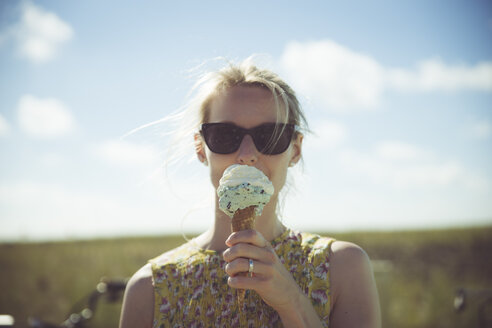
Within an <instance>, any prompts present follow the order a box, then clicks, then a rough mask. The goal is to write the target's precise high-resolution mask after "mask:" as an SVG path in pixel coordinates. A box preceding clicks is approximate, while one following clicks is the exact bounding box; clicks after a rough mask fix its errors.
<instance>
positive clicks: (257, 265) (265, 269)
mask: <svg viewBox="0 0 492 328" xmlns="http://www.w3.org/2000/svg"><path fill="white" fill-rule="evenodd" d="M271 271H272V266H271V265H267V264H264V263H261V262H260V261H255V260H253V270H252V271H251V273H253V274H254V275H260V276H261V275H267V274H270V273H271ZM225 272H226V273H227V274H228V275H229V276H231V277H233V276H236V275H237V274H238V273H241V272H242V273H248V272H250V271H249V259H244V258H239V259H236V260H234V261H232V262H231V263H228V264H227V265H226V266H225Z"/></svg>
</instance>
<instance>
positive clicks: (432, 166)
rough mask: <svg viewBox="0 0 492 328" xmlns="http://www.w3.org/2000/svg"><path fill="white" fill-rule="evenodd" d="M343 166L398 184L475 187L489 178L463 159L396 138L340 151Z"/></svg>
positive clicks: (394, 185)
mask: <svg viewBox="0 0 492 328" xmlns="http://www.w3.org/2000/svg"><path fill="white" fill-rule="evenodd" d="M339 160H340V163H341V165H342V167H343V168H344V169H346V170H349V171H350V172H352V173H355V174H359V175H361V176H363V177H366V178H368V179H369V180H370V181H372V182H374V183H377V184H385V185H389V186H392V187H398V188H411V187H432V186H449V185H452V184H458V185H462V186H465V187H467V188H472V189H476V188H478V189H481V188H486V187H487V182H486V181H485V180H484V179H481V178H480V177H477V176H475V175H474V174H472V173H470V172H468V171H467V170H466V169H465V168H463V167H462V166H461V165H460V164H459V163H457V162H454V161H444V160H439V159H437V158H436V157H435V156H434V155H433V154H432V153H431V152H429V151H426V150H424V149H420V148H419V147H417V146H414V145H410V144H405V143H400V142H396V141H384V142H381V143H379V144H378V145H376V146H375V147H374V149H373V150H371V151H368V152H360V151H355V150H346V151H343V152H341V153H340V155H339Z"/></svg>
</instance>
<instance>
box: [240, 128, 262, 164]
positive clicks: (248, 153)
mask: <svg viewBox="0 0 492 328" xmlns="http://www.w3.org/2000/svg"><path fill="white" fill-rule="evenodd" d="M237 161H238V163H239V164H243V165H254V164H255V163H256V162H257V161H258V150H257V149H256V146H255V143H254V142H253V138H251V136H250V135H248V134H247V135H245V136H244V138H243V140H242V141H241V145H240V146H239V149H238V153H237Z"/></svg>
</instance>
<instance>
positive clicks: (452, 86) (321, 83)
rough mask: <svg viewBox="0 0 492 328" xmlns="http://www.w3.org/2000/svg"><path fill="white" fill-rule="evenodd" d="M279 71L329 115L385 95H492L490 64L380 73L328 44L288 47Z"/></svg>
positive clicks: (434, 64)
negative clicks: (472, 92)
mask: <svg viewBox="0 0 492 328" xmlns="http://www.w3.org/2000/svg"><path fill="white" fill-rule="evenodd" d="M280 65H281V67H282V69H283V70H284V71H285V75H286V76H287V78H288V79H289V80H290V81H291V84H292V85H293V87H294V88H295V89H297V90H299V92H301V93H302V94H304V95H305V96H307V97H309V98H311V99H312V100H313V101H315V102H318V103H319V104H321V105H322V106H326V108H327V109H329V110H343V111H347V110H348V109H354V108H355V109H367V108H373V107H376V106H378V105H379V104H380V103H381V101H382V97H383V94H384V92H386V91H388V90H398V91H405V92H407V91H412V92H431V91H457V90H463V89H468V90H481V91H486V92H490V91H492V62H481V63H478V64H476V65H475V66H467V65H447V64H445V63H443V62H442V61H441V60H439V59H429V60H424V61H421V62H420V63H419V64H418V65H417V67H416V68H415V69H407V68H393V67H384V66H383V65H382V64H380V63H379V62H377V61H376V60H375V59H374V58H372V57H370V56H368V55H366V54H363V53H358V52H356V51H353V50H351V49H348V48H346V47H344V46H342V45H340V44H337V43H335V42H333V41H331V40H322V41H315V42H305V43H301V42H289V43H288V44H287V45H286V47H285V50H284V52H283V54H282V56H281V58H280Z"/></svg>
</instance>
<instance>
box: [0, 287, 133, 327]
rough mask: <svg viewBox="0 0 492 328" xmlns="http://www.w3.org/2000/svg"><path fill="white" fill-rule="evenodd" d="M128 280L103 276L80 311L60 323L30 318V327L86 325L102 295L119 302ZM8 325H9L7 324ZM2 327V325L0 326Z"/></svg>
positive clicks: (111, 301)
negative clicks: (110, 278)
mask: <svg viewBox="0 0 492 328" xmlns="http://www.w3.org/2000/svg"><path fill="white" fill-rule="evenodd" d="M126 283H127V280H126V279H125V280H108V279H106V278H102V279H101V282H99V283H98V284H97V286H96V289H95V290H94V291H93V292H92V293H91V294H90V295H89V296H88V297H86V298H84V299H83V301H84V302H85V301H86V300H87V303H86V306H85V307H84V308H83V309H82V310H81V311H80V312H77V311H74V312H73V313H71V314H70V315H69V316H68V319H67V320H65V321H64V322H62V323H61V324H59V325H56V324H51V323H47V322H44V321H42V320H39V319H37V318H29V319H28V323H29V327H32V328H62V327H63V328H77V327H84V326H86V325H85V323H86V322H87V321H89V320H90V319H91V318H92V317H93V316H94V313H95V312H96V309H97V304H98V302H99V300H100V299H101V297H103V298H104V299H105V301H106V302H108V303H113V302H118V301H119V300H121V298H122V295H123V292H124V291H125V287H126ZM80 303H81V302H79V303H78V304H76V305H74V308H80ZM6 327H8V326H6ZM0 328H1V326H0Z"/></svg>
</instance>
